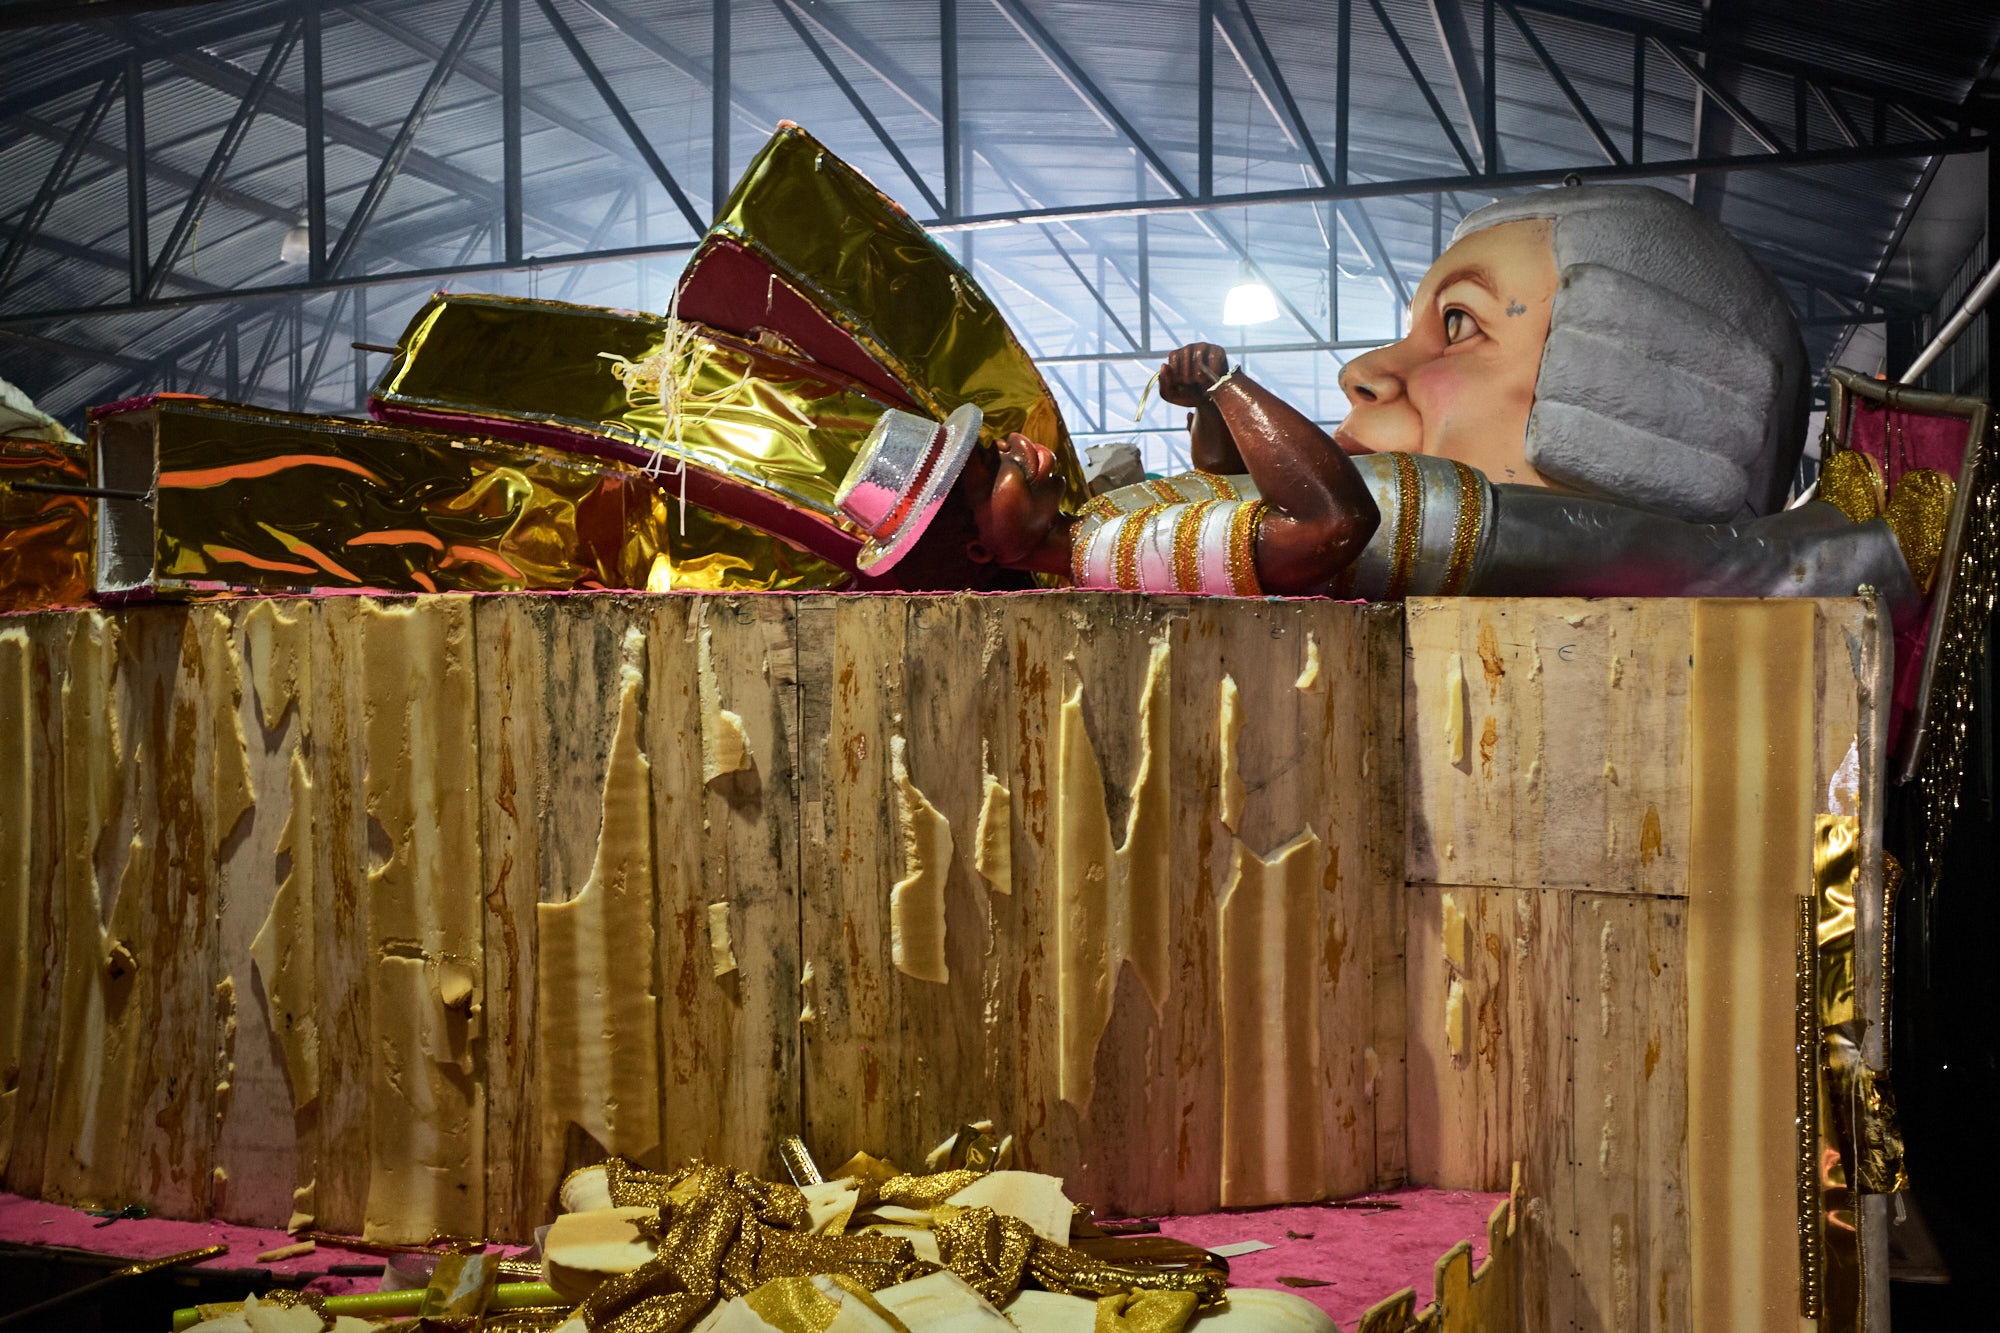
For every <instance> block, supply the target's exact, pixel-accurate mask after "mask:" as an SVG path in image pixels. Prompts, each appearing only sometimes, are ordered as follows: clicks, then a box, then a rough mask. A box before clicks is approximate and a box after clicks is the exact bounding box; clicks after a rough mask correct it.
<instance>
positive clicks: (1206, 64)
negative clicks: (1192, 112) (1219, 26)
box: [1195, 0, 1215, 199]
mask: <svg viewBox="0 0 2000 1333" xmlns="http://www.w3.org/2000/svg"><path fill="white" fill-rule="evenodd" d="M1196 13H1197V14H1198V15H1199V16H1200V17H1199V18H1198V19H1197V20H1196V21H1197V22H1198V23H1199V24H1200V25H1201V26H1200V28H1199V29H1197V35H1196V38H1195V98H1196V108H1197V110H1196V119H1197V122H1198V124H1199V128H1198V130H1197V131H1196V136H1195V137H1196V139H1197V141H1198V142H1197V146H1196V150H1195V151H1196V153H1197V155H1198V156H1199V158H1200V168H1199V173H1198V176H1197V178H1196V184H1197V185H1198V186H1199V187H1200V191H1201V197H1202V198H1204V199H1206V198H1208V197H1209V196H1210V195H1212V194H1214V193H1215V0H1200V3H1199V7H1198V8H1197V10H1196Z"/></svg>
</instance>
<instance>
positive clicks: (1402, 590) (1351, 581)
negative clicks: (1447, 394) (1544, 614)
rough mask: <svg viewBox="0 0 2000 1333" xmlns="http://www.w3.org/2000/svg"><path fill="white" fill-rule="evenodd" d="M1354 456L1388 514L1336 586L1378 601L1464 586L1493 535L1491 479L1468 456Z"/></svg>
mask: <svg viewBox="0 0 2000 1333" xmlns="http://www.w3.org/2000/svg"><path fill="white" fill-rule="evenodd" d="M1353 461H1354V466H1355V468H1356V469H1357V470H1358V471H1359V472H1360V473H1361V478H1362V480H1363V481H1365V482H1366V483H1367V485H1368V491H1369V494H1371V495H1373V496H1374V497H1375V507H1376V509H1377V510H1379V511H1380V512H1381V515H1382V522H1381V525H1380V526H1379V527H1377V528H1376V529H1375V535H1374V537H1373V538H1371V539H1370V540H1369V542H1368V545H1367V547H1366V548H1364V549H1363V550H1362V552H1361V554H1360V556H1359V557H1357V558H1356V560H1355V562H1354V563H1353V565H1351V566H1349V568H1348V570H1347V572H1346V573H1345V574H1343V575H1342V576H1341V578H1340V582H1339V586H1338V587H1337V589H1336V592H1337V593H1338V594H1339V595H1341V596H1347V597H1365V598H1367V599H1368V600H1369V601H1371V602H1393V601H1398V600H1400V599H1402V598H1404V597H1426V596H1442V597H1449V596H1451V595H1453V594H1454V593H1459V592H1463V591H1464V590H1465V588H1466V586H1467V584H1468V582H1469V581H1470V579H1471V577H1472V575H1473V572H1474V571H1475V570H1476V569H1477V568H1478V566H1479V563H1480V559H1481V557H1482V556H1483V555H1484V553H1485V552H1486V550H1487V548H1488V547H1489V546H1490V544H1491V542H1492V533H1493V486H1492V484H1491V483H1490V482H1488V481H1487V480H1486V478H1485V476H1484V475H1483V474H1481V473H1480V472H1478V471H1476V470H1475V469H1473V468H1470V467H1467V466H1466V465H1465V464H1463V463H1459V462H1455V461H1453V460H1451V459H1448V458H1433V457H1430V456H1428V455H1424V454H1402V453H1396V454H1361V455H1359V456H1357V457H1356V458H1355V459H1354V460H1353Z"/></svg>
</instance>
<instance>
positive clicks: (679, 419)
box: [598, 289, 751, 537]
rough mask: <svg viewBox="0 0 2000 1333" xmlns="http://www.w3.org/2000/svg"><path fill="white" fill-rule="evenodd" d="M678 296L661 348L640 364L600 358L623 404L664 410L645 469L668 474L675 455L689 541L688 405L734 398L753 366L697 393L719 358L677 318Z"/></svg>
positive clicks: (746, 365) (669, 310) (683, 523)
mask: <svg viewBox="0 0 2000 1333" xmlns="http://www.w3.org/2000/svg"><path fill="white" fill-rule="evenodd" d="M679 306H680V292H679V290H678V289H676V290H675V292H674V300H673V304H672V305H670V306H669V307H668V308H667V326H666V331H665V333H664V335H663V336H662V338H661V339H660V345H659V346H658V347H656V348H654V349H653V350H652V351H651V352H649V353H647V354H646V356H644V357H642V358H641V359H640V360H637V361H633V360H630V359H628V358H626V357H622V356H620V355H618V354H617V353H616V352H599V353H598V355H599V356H601V357H603V358H604V359H605V360H606V361H609V362H610V363H611V373H612V374H613V375H615V376H617V377H618V382H619V383H620V384H622V385H624V386H625V401H626V402H627V403H629V404H630V405H631V406H633V407H635V408H638V409H640V410H642V411H643V410H645V409H647V408H650V407H653V406H656V405H657V406H658V407H659V409H660V444H661V445H662V446H663V447H662V448H658V449H654V450H652V459H651V460H650V461H649V462H648V463H647V464H646V467H645V471H646V475H648V476H650V477H660V476H664V475H668V473H667V468H666V462H667V455H668V452H669V451H671V453H672V455H673V462H674V468H675V471H676V472H677V473H678V474H679V476H680V479H681V486H680V491H681V496H680V500H681V513H680V529H681V536H683V537H685V536H687V471H688V463H687V445H686V441H685V439H684V438H683V437H684V433H685V431H686V427H687V416H688V414H687V406H688V405H689V404H694V405H697V406H699V405H701V404H705V403H718V402H721V401H723V400H724V399H726V398H728V397H730V396H731V395H732V394H734V393H735V392H736V391H737V390H738V389H741V388H742V387H743V386H744V385H745V384H747V383H748V382H749V380H750V371H751V365H750V362H749V361H747V360H746V361H745V362H744V366H743V374H742V375H741V376H739V377H738V378H737V380H736V382H735V383H734V384H730V385H727V386H725V387H723V388H720V389H712V390H710V391H709V392H707V393H696V392H695V391H694V387H693V386H694V383H695V381H696V379H697V378H699V376H700V375H701V371H702V368H703V367H704V366H706V365H707V364H708V360H709V358H710V357H711V356H713V355H714V354H715V344H714V343H711V342H710V341H709V340H708V339H706V338H704V337H702V336H701V332H700V330H699V329H698V328H697V327H696V326H695V325H693V324H690V323H686V322H684V321H683V320H682V319H681V317H680V315H679V313H678V310H679Z"/></svg>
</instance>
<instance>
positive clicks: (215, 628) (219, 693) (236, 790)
mask: <svg viewBox="0 0 2000 1333" xmlns="http://www.w3.org/2000/svg"><path fill="white" fill-rule="evenodd" d="M194 623H195V626H196V629H197V633H198V634H199V636H200V644H199V653H200V660H201V673H202V684H203V689H204V693H205V695H206V697H205V698H204V700H203V703H204V705H205V707H204V709H203V714H204V716H205V717H207V718H208V719H209V721H210V727H211V730H210V731H209V737H208V740H209V755H210V761H209V768H210V772H209V793H210V806H209V814H210V816H211V817H212V818H213V820H214V826H213V829H212V836H213V837H214V839H215V843H216V846H217V847H218V848H220V847H221V846H222V844H223V843H224V842H225V841H226V840H227V839H228V838H229V836H230V834H231V833H233V832H234V831H235V830H236V826H237V825H238V824H240V823H241V822H242V820H243V817H244V816H245V815H247V814H249V813H250V809H251V807H252V806H254V805H255V804H256V796H255V795H254V794H253V793H252V791H251V788H250V754H249V746H248V744H247V743H246V742H245V741H244V738H243V718H242V714H241V712H240V709H241V705H242V703H243V654H242V652H241V651H240V650H239V649H238V648H237V646H236V636H235V634H234V633H233V632H232V626H231V624H230V618H229V614H228V613H227V612H225V611H223V610H222V609H220V608H218V607H208V608H205V609H204V610H201V611H197V612H196V613H195V620H194Z"/></svg>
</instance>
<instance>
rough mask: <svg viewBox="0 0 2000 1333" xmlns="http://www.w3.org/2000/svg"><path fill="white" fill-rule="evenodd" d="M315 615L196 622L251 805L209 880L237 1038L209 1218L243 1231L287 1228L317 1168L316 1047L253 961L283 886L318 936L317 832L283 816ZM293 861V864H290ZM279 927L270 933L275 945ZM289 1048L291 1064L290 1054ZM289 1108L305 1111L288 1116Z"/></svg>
mask: <svg viewBox="0 0 2000 1333" xmlns="http://www.w3.org/2000/svg"><path fill="white" fill-rule="evenodd" d="M312 607H313V604H312V603H310V602H301V601H279V600H269V601H256V602H247V603H246V602H237V603H230V604H226V606H217V607H212V608H208V609H207V612H208V614H210V615H212V616H215V617H218V618H221V619H222V622H223V623H222V626H221V628H222V630H223V631H224V632H225V633H226V635H227V642H228V645H229V647H230V648H232V649H233V650H234V652H235V656H236V659H237V660H236V661H235V662H234V663H232V664H231V665H232V667H233V668H234V669H235V671H236V673H237V676H238V678H237V679H236V680H235V681H234V682H233V684H234V694H235V695H236V698H235V699H234V701H233V704H232V705H231V707H232V712H233V716H234V718H235V725H236V728H237V730H238V731H239V732H240V734H241V737H242V742H243V743H242V749H243V755H244V779H245V782H246V785H247V789H248V791H249V793H250V795H251V798H252V804H251V808H250V809H249V811H248V812H247V814H246V815H245V816H244V818H243V819H242V820H241V822H240V825H239V827H238V829H237V830H236V831H235V834H234V836H228V835H225V836H222V837H220V838H218V841H217V849H216V853H215V872H214V876H215V902H216V915H217V918H218V920H217V942H216V953H217V962H216V967H217V969H218V970H219V971H220V972H222V973H223V974H224V975H226V976H227V977H228V978H229V991H228V995H229V999H230V1002H231V1004H230V1010H231V1012H230V1013H229V1014H228V1015H226V1016H225V1017H224V1018H223V1023H224V1026H225V1030H226V1029H227V1027H228V1024H229V1022H230V1020H231V1019H232V1018H233V1019H234V1022H235V1037H234V1040H233V1041H231V1040H225V1042H224V1043H223V1044H224V1045H225V1046H226V1047H227V1048H228V1056H227V1059H228V1061H229V1063H231V1064H233V1065H234V1069H233V1070H231V1071H230V1073H229V1084H230V1092H229V1095H228V1096H227V1097H226V1098H221V1099H218V1104H217V1109H216V1127H215V1162H216V1168H217V1171H218V1175H217V1176H216V1184H215V1198H214V1201H213V1209H214V1213H215V1215H216V1216H218V1217H222V1218H226V1219H229V1220H231V1221H241V1222H245V1223H251V1222H256V1221H260V1220H268V1219H272V1218H286V1217H289V1215H290V1214H291V1213H292V1211H293V1205H294V1194H293V1191H294V1190H296V1189H298V1188H300V1187H302V1186H305V1185H307V1184H308V1183H309V1182H311V1181H312V1180H313V1179H314V1177H315V1175H316V1172H317V1163H318V1152H317V1149H318V1131H317V1114H318V1112H317V1107H316V1105H315V1104H314V1103H315V1102H316V1100H317V1098H316V1095H315V1094H316V1092H317V1089H318V1085H319V1079H318V1073H319V1071H318V1068H317V1063H318V1062H317V1042H316V1041H315V1040H313V1039H312V1037H311V1036H310V1035H309V1034H308V1033H307V1032H304V1031H295V1030H294V1023H293V1021H292V1019H291V1018H290V1016H288V1014H287V1013H286V1012H285V1011H284V1010H283V1009H282V1007H278V1008H274V1006H273V1004H272V1000H271V989H272V984H273V979H272V978H270V977H266V976H264V975H263V973H262V969H261V968H260V967H259V966H257V965H256V964H255V963H254V962H253V958H252V944H253V943H254V941H255V940H256V939H257V938H258V937H259V935H260V933H261V932H263V931H264V929H265V927H266V923H267V922H269V921H273V913H274V910H275V908H276V905H277V899H278V893H279V886H280V884H281V883H283V882H285V881H286V880H287V879H288V878H290V879H292V882H293V883H294V885H295V886H296V887H299V888H301V889H302V891H303V893H304V894H305V895H306V896H305V901H303V902H300V903H298V904H297V905H296V907H295V908H294V909H293V911H292V913H290V915H291V916H292V917H293V921H292V923H291V924H293V925H294V926H295V925H296V923H297V922H298V921H299V920H303V921H305V922H306V925H307V929H308V930H311V927H312V926H314V925H316V924H317V918H316V916H315V914H314V904H313V903H312V902H311V899H310V893H311V876H312V869H313V857H312V855H311V841H310V840H311V837H312V825H313V824H314V822H315V820H314V819H313V810H312V806H311V800H310V796H309V795H308V796H307V797H306V799H305V800H304V801H303V802H302V803H301V804H302V806H303V808H300V807H299V806H295V804H294V802H295V800H296V799H297V796H298V795H300V794H303V793H305V792H306V791H307V790H309V789H308V788H307V787H305V786H303V785H299V783H309V782H310V770H309V769H307V767H306V761H305V752H306V747H307V745H308V743H309V742H308V740H307V736H306V731H307V727H308V719H309V715H310V713H311V712H312V703H313V698H312V693H311V678H310V669H311V660H310V659H311V647H310V642H311V638H312V635H313V632H314V628H315V626H314V623H313V622H314V614H313V610H312ZM230 739H231V740H232V741H233V740H234V739H235V738H234V737H230ZM295 767H296V770H297V778H298V780H299V783H295V772H294V770H295ZM288 830H289V831H290V833H291V835H292V836H291V841H290V842H289V843H288V842H287V841H286V836H285V835H286V833H287V831H288ZM295 851H303V852H304V854H303V855H299V856H296V857H295V856H294V852H295ZM285 925H286V923H285V922H282V921H280V922H277V923H275V924H274V925H273V927H272V929H273V933H274V935H275V934H276V933H278V932H279V931H281V930H283V929H284V928H285ZM273 942H274V943H275V941H273ZM316 946H317V931H311V934H310V936H309V937H308V943H307V948H306V950H305V955H304V956H303V957H301V958H300V959H298V960H297V963H296V966H297V967H298V970H299V973H300V983H301V992H302V994H303V996H304V997H306V998H307V999H308V1001H309V1003H310V1004H311V1006H312V1010H314V1011H316V1009H317V987H316V984H315V981H316V978H315V975H314V969H315V966H316V962H317V958H316V954H317V947H316ZM282 999H283V997H282V995H281V997H280V1006H282ZM299 1022H300V1025H302V1026H308V1027H310V1029H311V1031H315V1032H316V1030H317V1019H316V1014H314V1013H312V1012H310V1011H309V1012H308V1014H306V1015H303V1016H301V1017H300V1020H299ZM288 1043H291V1044H293V1045H295V1046H296V1047H297V1049H296V1051H293V1050H288ZM294 1059H297V1060H300V1061H305V1060H310V1061H311V1066H310V1068H309V1069H306V1070H305V1072H303V1073H302V1076H301V1078H300V1080H299V1082H300V1083H301V1084H302V1085H303V1086H301V1087H299V1088H296V1089H295V1088H294V1086H293V1079H292V1077H291V1069H292V1064H293V1061H294ZM300 1098H308V1099H310V1100H308V1101H307V1102H306V1104H305V1105H304V1106H298V1105H296V1103H297V1101H298V1100H299V1099H300ZM300 1202H304V1200H300ZM306 1211H308V1212H309V1211H310V1209H307V1210H306Z"/></svg>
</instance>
